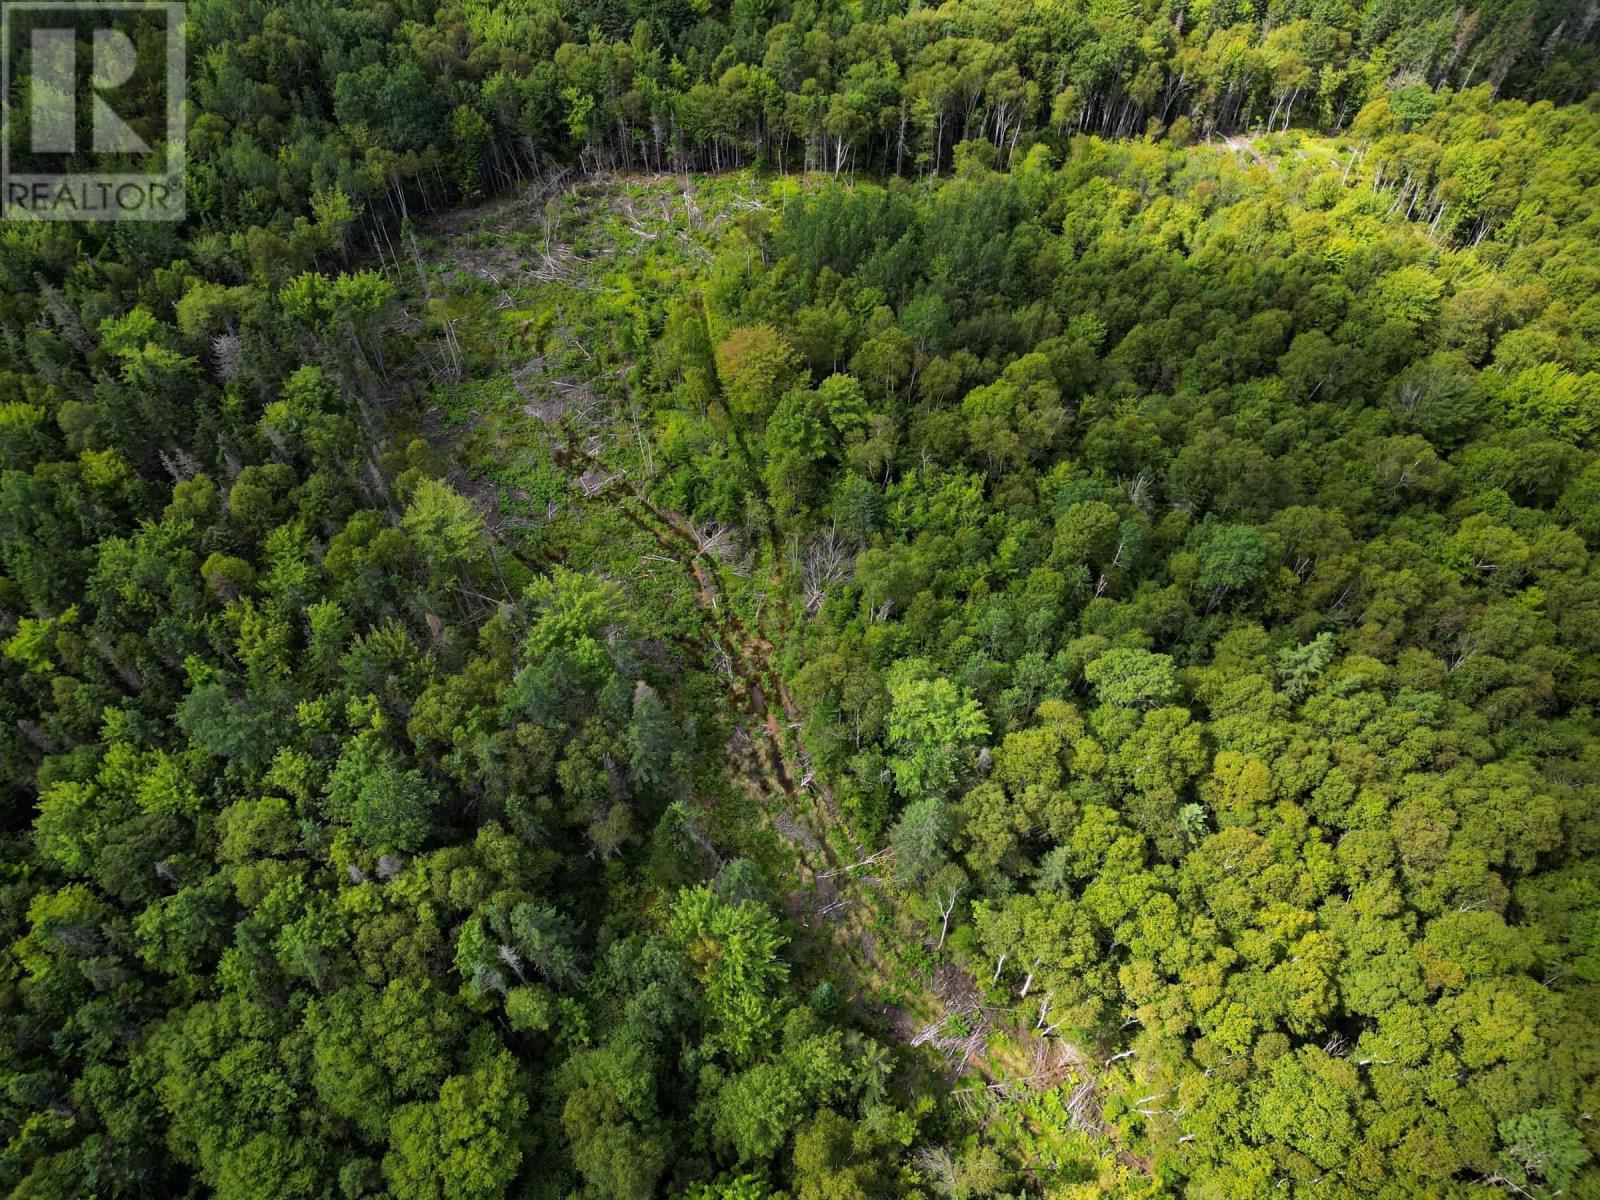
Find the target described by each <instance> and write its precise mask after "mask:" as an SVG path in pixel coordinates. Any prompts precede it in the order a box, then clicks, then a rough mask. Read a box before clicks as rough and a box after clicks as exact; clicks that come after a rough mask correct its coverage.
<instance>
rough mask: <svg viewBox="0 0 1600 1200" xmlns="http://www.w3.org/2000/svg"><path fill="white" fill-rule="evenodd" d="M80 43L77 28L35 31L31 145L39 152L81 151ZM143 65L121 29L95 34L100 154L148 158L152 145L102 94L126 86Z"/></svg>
mask: <svg viewBox="0 0 1600 1200" xmlns="http://www.w3.org/2000/svg"><path fill="white" fill-rule="evenodd" d="M77 56H78V44H77V32H76V30H72V29H35V30H33V102H32V109H31V115H32V133H33V136H32V137H31V139H30V141H31V143H32V146H33V149H34V151H35V152H37V153H40V154H71V153H73V152H74V151H75V150H77V148H78V147H77V123H78V97H77V92H78V63H77ZM138 67H139V52H138V50H137V49H135V47H134V44H133V40H132V39H131V38H129V37H128V35H127V34H126V33H124V32H123V31H122V30H120V29H97V30H95V31H94V72H93V74H92V75H91V76H90V83H91V85H92V86H93V88H94V92H95V94H94V96H93V97H92V100H93V106H94V107H93V144H94V151H95V153H97V154H148V153H150V147H149V145H148V144H147V143H146V142H145V140H144V139H143V138H141V137H140V136H139V135H138V134H136V133H135V132H134V131H133V129H132V128H131V127H130V126H129V125H128V123H127V122H126V121H124V120H123V119H122V118H121V117H119V116H118V115H117V114H116V112H115V111H114V110H113V109H112V108H111V106H110V105H109V104H107V103H106V101H105V98H104V97H103V96H102V95H100V93H101V92H102V91H106V92H111V91H115V90H116V89H117V88H120V87H122V86H123V85H124V84H126V83H127V82H128V81H129V80H130V79H132V78H133V74H134V72H135V71H136V70H137V69H138Z"/></svg>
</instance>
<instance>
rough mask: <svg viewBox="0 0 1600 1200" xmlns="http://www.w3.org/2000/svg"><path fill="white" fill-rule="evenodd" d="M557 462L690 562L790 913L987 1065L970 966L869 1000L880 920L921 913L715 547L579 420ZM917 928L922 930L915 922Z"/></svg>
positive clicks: (850, 965)
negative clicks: (590, 440) (898, 881)
mask: <svg viewBox="0 0 1600 1200" xmlns="http://www.w3.org/2000/svg"><path fill="white" fill-rule="evenodd" d="M558 461H562V465H563V468H564V469H565V470H566V471H567V472H568V474H569V475H571V476H574V477H578V476H581V477H582V478H584V479H586V480H588V481H589V482H588V484H587V486H585V487H584V489H583V490H584V495H585V498H587V499H595V498H599V497H601V496H604V497H605V498H606V499H608V500H610V501H613V502H616V503H617V511H619V512H620V513H621V514H622V515H623V517H624V518H625V519H626V520H627V521H628V522H629V523H630V524H632V525H633V526H634V527H636V528H638V529H639V530H641V531H642V532H644V533H646V534H648V535H649V536H650V537H651V538H652V539H653V540H654V541H655V543H656V544H657V545H658V546H660V547H661V548H662V549H663V551H665V552H666V554H667V556H668V557H670V558H672V559H673V560H674V561H676V562H678V563H679V564H680V565H681V566H682V567H683V568H684V570H685V572H686V574H687V576H688V578H689V580H690V583H691V587H692V590H693V594H694V597H695V601H696V603H697V605H698V606H699V607H700V609H701V611H702V613H703V614H704V615H705V616H706V618H707V619H708V621H709V623H710V625H711V628H712V630H713V632H714V634H715V636H716V639H717V642H718V645H719V647H720V649H721V650H722V652H723V654H724V655H725V658H726V661H727V663H728V666H729V671H730V675H731V676H732V680H733V686H732V687H731V688H730V690H729V700H730V702H731V703H732V704H733V706H734V710H735V711H736V712H740V713H743V714H745V715H746V716H747V717H748V718H750V722H751V726H752V727H751V728H747V727H745V726H743V725H741V726H738V727H736V731H735V736H734V738H733V740H732V742H731V743H730V745H729V748H728V752H729V757H730V761H731V765H732V766H733V768H734V770H733V773H732V774H733V779H734V782H735V785H736V786H742V787H744V788H747V789H750V790H752V791H753V793H754V799H755V800H756V801H757V802H758V803H759V804H760V805H761V807H762V809H763V810H764V811H765V812H766V813H767V814H768V818H769V820H770V822H771V824H772V827H773V829H774V831H775V832H776V833H777V834H778V836H779V837H780V838H782V839H783V840H784V842H785V843H786V844H787V845H788V846H789V847H790V850H791V852H792V853H793V855H794V862H795V869H796V875H797V877H798V883H799V887H798V888H796V889H795V890H794V891H792V892H791V893H790V894H789V895H788V896H787V897H786V906H787V908H788V910H789V913H790V916H791V917H793V918H794V919H795V921H796V922H797V924H799V925H800V926H802V928H804V929H806V930H807V931H808V933H809V935H810V938H809V940H812V941H814V942H816V943H817V944H818V948H831V951H832V953H831V954H830V955H829V957H830V958H831V959H833V960H835V965H836V966H840V965H842V966H844V967H845V970H846V973H847V977H848V978H850V980H851V982H852V983H853V984H854V985H855V986H854V989H853V990H854V991H855V992H856V994H855V996H853V997H852V1001H853V1003H855V1005H856V1007H857V1010H858V1011H859V1012H860V1013H861V1015H862V1016H863V1017H865V1018H867V1019H868V1020H870V1021H874V1022H877V1023H880V1024H883V1025H886V1026H887V1027H888V1028H889V1029H890V1031H891V1032H893V1033H894V1035H895V1036H897V1037H898V1038H899V1039H900V1040H902V1041H904V1042H906V1043H907V1044H909V1045H922V1044H930V1045H932V1046H934V1047H935V1048H937V1049H938V1050H939V1051H941V1053H943V1054H944V1056H945V1058H946V1060H947V1062H948V1063H949V1065H950V1066H951V1067H952V1068H954V1069H956V1070H957V1071H963V1070H967V1069H971V1070H974V1071H978V1072H980V1073H985V1074H986V1073H987V1071H986V1064H985V1063H984V1058H983V1049H984V1045H983V1043H984V1040H985V1036H986V1034H987V1031H988V1029H989V1028H990V1022H989V1020H988V1019H987V1015H986V1014H985V1013H984V1012H983V1009H982V1006H981V1005H980V1004H979V1003H977V1002H976V1001H975V1000H974V999H973V998H974V997H976V996H977V994H978V989H977V987H976V984H975V982H974V981H973V980H972V979H971V978H970V977H969V976H967V975H966V973H965V972H964V971H962V970H961V969H960V968H958V967H955V966H952V965H948V964H947V965H945V966H943V967H941V968H940V970H939V972H938V973H937V975H936V977H935V979H934V980H932V981H931V982H930V983H929V985H928V986H927V987H926V988H925V989H924V993H925V994H922V995H918V996H915V997H907V999H908V1000H913V1001H914V1003H913V1004H912V1005H911V1007H914V1008H915V1009H916V1010H917V1011H918V1012H921V1013H922V1014H923V1018H922V1019H921V1020H920V1021H919V1020H918V1019H917V1018H915V1017H913V1016H912V1014H911V1013H910V1012H908V1011H906V1010H905V1009H903V1008H899V1007H895V1006H890V1007H889V1008H880V1007H875V1006H873V1005H871V1004H869V1003H868V1002H867V998H868V996H869V995H870V994H871V993H872V992H874V991H877V990H879V988H880V987H881V985H883V984H885V983H886V982H887V981H888V979H889V977H890V976H891V974H892V970H891V967H890V965H889V964H888V963H887V962H886V961H885V959H884V957H883V955H882V954H881V953H880V951H879V948H878V944H877V935H876V934H875V932H874V929H873V924H874V921H875V920H876V919H878V917H879V915H880V914H882V913H887V914H888V916H887V919H888V921H889V923H890V924H891V926H894V927H898V928H905V929H908V930H909V929H910V928H911V927H912V926H913V925H914V924H916V923H915V922H914V921H913V920H912V919H911V918H910V917H908V916H905V915H903V914H902V912H901V902H900V900H899V899H898V898H897V897H896V896H894V894H893V893H892V892H891V891H890V890H889V889H888V888H887V887H886V886H885V881H884V880H883V879H882V877H881V876H880V875H878V874H877V873H876V867H877V864H879V863H881V862H883V861H885V859H886V857H887V853H888V852H887V851H886V850H883V851H879V852H877V853H875V854H869V853H867V852H866V851H865V850H864V848H863V847H862V846H861V845H860V843H859V841H857V839H856V838H855V835H854V833H853V832H852V831H851V830H850V829H849V826H848V825H847V824H845V823H844V822H843V821H842V820H841V819H840V816H839V813H838V809H837V806H836V805H835V803H834V800H833V796H832V794H831V793H830V792H829V791H828V790H827V788H826V786H825V785H823V784H822V783H821V782H820V781H819V780H817V779H816V776H815V772H814V771H813V770H812V768H811V763H810V761H809V759H808V757H807V756H806V752H805V749H804V747H803V746H802V745H801V744H800V741H799V738H798V736H797V734H796V732H795V731H796V730H797V729H798V727H799V722H800V715H799V710H798V707H797V706H796V705H795V703H794V700H793V698H792V697H791V696H790V695H789V691H788V688H787V687H786V686H785V685H784V682H783V678H782V676H781V674H780V673H779V671H778V669H777V666H776V663H775V661H774V659H775V655H776V651H775V649H774V647H773V644H772V641H771V640H770V639H769V638H768V637H767V636H766V635H765V634H764V633H763V632H762V631H760V630H759V629H752V628H750V626H748V625H747V624H746V623H745V621H744V620H743V619H742V618H741V617H740V616H739V614H738V613H737V612H736V611H735V609H734V606H733V604H732V603H731V600H730V591H731V589H730V588H729V586H728V582H727V580H726V578H725V577H724V575H723V570H722V565H721V563H720V561H719V560H718V559H717V557H716V555H715V554H714V553H711V552H710V551H709V550H708V547H707V545H706V543H705V540H704V539H703V538H702V537H701V536H700V535H699V534H698V533H697V532H696V530H695V529H694V527H693V525H692V524H691V523H690V522H689V521H688V520H687V519H686V518H685V517H683V516H682V515H681V514H679V513H676V512H672V511H670V510H668V509H664V508H662V507H660V506H659V505H657V504H655V503H654V502H653V501H652V500H650V499H649V498H648V497H647V496H645V495H644V494H643V493H642V491H641V490H640V489H639V488H638V487H636V486H635V485H634V484H633V483H632V481H630V480H629V479H628V478H627V477H626V475H625V474H624V473H623V472H621V471H617V470H614V469H612V468H610V467H609V466H608V465H607V464H606V463H605V462H604V461H603V460H602V459H600V458H599V457H598V456H597V455H595V454H593V453H591V452H590V451H589V450H587V449H585V448H584V447H583V445H582V444H581V442H580V441H579V439H578V438H577V437H576V436H575V435H574V434H573V433H572V432H571V431H570V430H568V431H567V433H566V438H565V443H564V446H563V447H562V454H560V455H559V456H558ZM597 481H599V482H597ZM773 607H774V609H776V610H777V611H778V613H779V617H778V619H779V620H780V622H781V621H783V620H784V619H785V618H786V616H787V613H786V611H785V608H784V606H782V605H781V604H780V605H774V606H773ZM797 780H799V782H796V781H797ZM839 840H843V841H847V842H848V845H849V848H850V849H851V851H852V854H851V857H850V859H849V860H848V861H846V860H845V859H844V858H842V857H841V855H840V852H839V848H838V846H837V845H836V841H839ZM907 936H909V937H911V938H915V937H917V936H918V934H917V933H916V932H908V934H907ZM902 983H903V980H902ZM930 1013H934V1014H939V1016H938V1018H937V1019H936V1020H934V1021H933V1022H932V1024H929V1023H928V1021H927V1019H926V1018H927V1016H928V1014H930ZM957 1013H960V1014H965V1015H967V1016H970V1017H977V1018H980V1019H979V1020H978V1021H977V1024H976V1028H974V1029H973V1030H970V1031H967V1032H963V1033H962V1034H961V1035H959V1036H957V1037H951V1038H947V1037H945V1036H943V1034H942V1029H941V1025H942V1022H943V1019H944V1017H946V1016H948V1015H950V1014H957Z"/></svg>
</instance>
